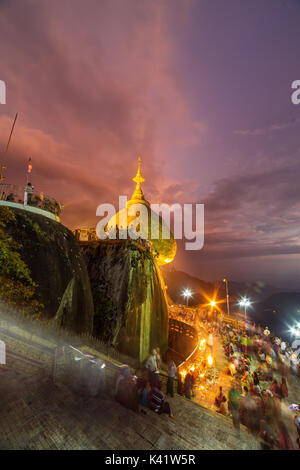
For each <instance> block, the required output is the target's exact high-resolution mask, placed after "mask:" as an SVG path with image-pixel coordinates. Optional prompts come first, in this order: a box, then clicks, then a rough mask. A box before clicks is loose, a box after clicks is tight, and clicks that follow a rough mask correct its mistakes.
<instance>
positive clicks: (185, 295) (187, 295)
mask: <svg viewBox="0 0 300 470" xmlns="http://www.w3.org/2000/svg"><path fill="white" fill-rule="evenodd" d="M182 295H183V297H185V298H186V306H187V307H188V305H189V298H190V297H192V292H191V290H190V289H184V291H183V292H182Z"/></svg>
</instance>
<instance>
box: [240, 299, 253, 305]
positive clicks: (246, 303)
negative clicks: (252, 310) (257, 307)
mask: <svg viewBox="0 0 300 470" xmlns="http://www.w3.org/2000/svg"><path fill="white" fill-rule="evenodd" d="M239 305H241V306H243V307H249V305H251V302H250V300H249V299H247V298H246V297H243V298H242V299H241V300H240V301H239Z"/></svg>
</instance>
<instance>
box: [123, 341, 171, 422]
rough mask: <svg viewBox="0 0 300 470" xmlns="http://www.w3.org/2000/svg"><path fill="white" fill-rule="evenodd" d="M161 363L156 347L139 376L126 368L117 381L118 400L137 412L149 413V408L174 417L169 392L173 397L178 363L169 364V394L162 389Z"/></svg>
mask: <svg viewBox="0 0 300 470" xmlns="http://www.w3.org/2000/svg"><path fill="white" fill-rule="evenodd" d="M160 365H161V357H160V352H159V348H156V349H153V350H152V352H151V354H150V356H149V357H148V359H147V361H146V363H145V366H144V368H143V369H142V370H141V374H140V376H139V377H137V375H135V374H133V373H132V372H131V371H130V369H129V368H125V369H124V370H123V371H122V372H121V374H120V375H119V376H118V378H117V381H116V389H115V397H116V400H117V401H118V402H119V403H121V404H122V405H124V406H126V407H127V408H130V409H131V410H133V411H136V412H141V413H143V414H147V410H152V411H153V412H155V413H158V414H162V413H166V414H167V415H168V416H169V417H170V418H174V415H173V413H172V411H171V407H170V404H169V402H168V401H167V394H170V396H171V397H173V396H174V390H173V387H174V377H175V374H176V365H175V363H174V362H173V363H172V364H170V366H169V376H168V382H167V394H164V393H163V391H162V382H161V380H160V374H159V367H160Z"/></svg>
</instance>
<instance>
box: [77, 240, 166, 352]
mask: <svg viewBox="0 0 300 470" xmlns="http://www.w3.org/2000/svg"><path fill="white" fill-rule="evenodd" d="M81 247H82V250H83V252H84V255H85V259H86V264H87V268H88V273H89V277H90V281H91V286H92V293H93V298H94V310H95V317H94V334H95V335H96V336H100V337H101V338H103V339H104V340H106V341H109V342H111V343H112V344H114V345H115V346H116V347H117V348H118V349H119V350H120V351H121V352H123V353H125V354H127V355H130V356H132V357H136V358H139V359H140V360H141V361H143V360H144V359H145V358H146V357H147V356H148V354H149V352H150V350H151V348H153V347H160V348H161V351H162V352H165V351H166V350H167V348H168V309H167V303H166V298H165V293H164V286H163V281H162V278H161V274H160V271H159V268H158V267H157V266H156V264H155V261H154V260H153V258H152V256H151V254H150V253H149V252H147V251H146V250H145V249H143V248H142V247H140V246H138V244H137V243H134V242H132V241H128V240H106V241H96V242H87V243H85V242H83V243H81Z"/></svg>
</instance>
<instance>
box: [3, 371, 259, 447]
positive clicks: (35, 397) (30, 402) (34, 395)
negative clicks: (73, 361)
mask: <svg viewBox="0 0 300 470" xmlns="http://www.w3.org/2000/svg"><path fill="white" fill-rule="evenodd" d="M0 374H1V380H0V399H1V410H0V447H1V448H2V449H106V450H126V449H127V450H133V449H140V450H151V449H158V450H159V449H167V450H172V449H181V450H185V449H256V448H259V445H258V442H257V441H256V440H255V439H254V438H253V437H252V436H249V435H247V434H245V433H243V432H241V434H240V435H237V434H236V431H235V430H234V429H233V427H232V424H231V421H230V420H228V419H226V418H223V417H222V416H220V417H216V415H215V413H212V412H210V411H209V410H205V409H204V408H202V407H200V406H198V405H196V404H194V403H192V402H191V401H189V400H186V399H185V398H181V397H175V398H173V399H170V403H171V407H172V410H173V412H174V414H175V419H174V420H172V419H170V418H169V417H168V416H166V415H161V416H159V415H157V414H155V413H154V412H152V411H150V410H149V411H147V415H142V414H141V413H140V414H139V413H134V412H133V411H131V410H128V409H126V408H124V407H122V406H121V405H119V404H118V403H116V402H115V400H114V399H113V398H112V397H110V396H105V395H99V396H97V397H95V398H90V397H86V396H80V395H78V394H75V393H73V392H72V391H70V390H69V389H68V388H66V387H65V386H62V385H60V386H54V385H53V383H52V382H51V381H49V380H47V379H43V380H41V381H40V379H39V377H38V376H34V375H31V376H28V375H27V374H23V373H21V372H16V371H13V370H10V369H5V370H4V369H3V368H2V369H1V370H0Z"/></svg>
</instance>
